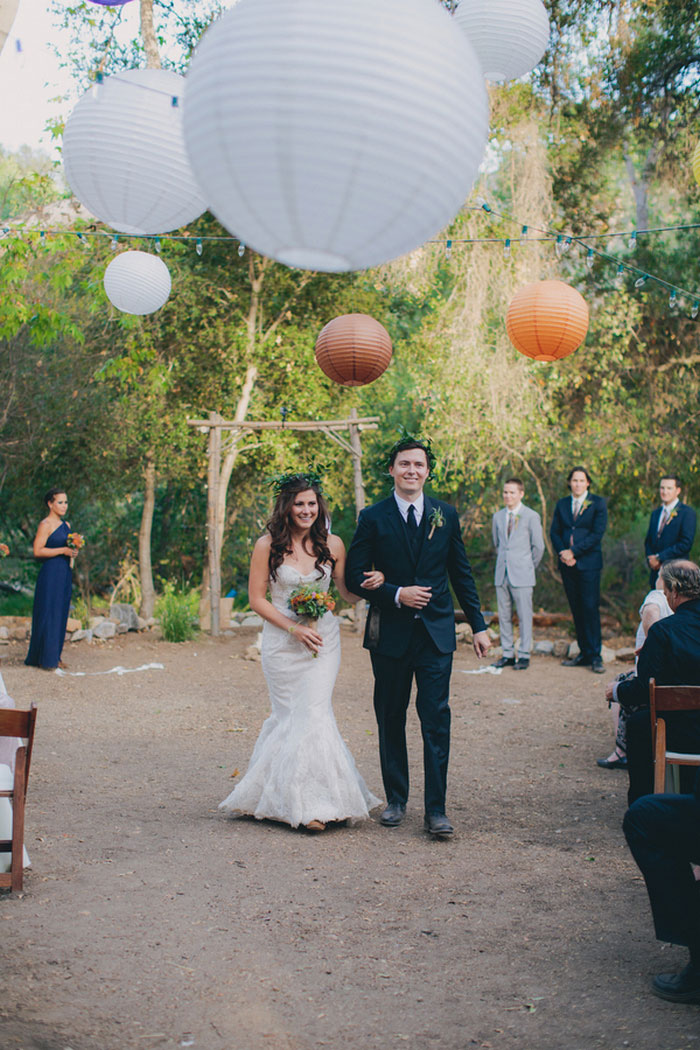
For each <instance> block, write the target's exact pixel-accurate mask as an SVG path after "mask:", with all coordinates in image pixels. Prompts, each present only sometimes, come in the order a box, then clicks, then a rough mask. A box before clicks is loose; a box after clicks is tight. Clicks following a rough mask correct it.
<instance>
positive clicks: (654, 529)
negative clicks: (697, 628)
mask: <svg viewBox="0 0 700 1050" xmlns="http://www.w3.org/2000/svg"><path fill="white" fill-rule="evenodd" d="M680 494H681V479H680V478H679V477H678V475H677V474H664V476H663V477H662V479H661V481H660V482H659V495H660V496H661V506H660V507H657V508H656V510H653V511H652V512H651V517H650V519H649V528H648V530H647V534H646V537H645V539H644V553H645V554H646V557H647V564H648V565H649V583H650V585H651V586H652V587H655V586H656V577H657V576H658V573H659V569H660V568H661V566H662V565H663V563H664V562H665V561H672V560H673V559H674V558H688V557H689V556H690V548H691V547H692V546H693V540H694V539H695V528H696V518H695V511H694V510H693V508H692V507H689V506H688V505H687V504H686V503H681V501H680Z"/></svg>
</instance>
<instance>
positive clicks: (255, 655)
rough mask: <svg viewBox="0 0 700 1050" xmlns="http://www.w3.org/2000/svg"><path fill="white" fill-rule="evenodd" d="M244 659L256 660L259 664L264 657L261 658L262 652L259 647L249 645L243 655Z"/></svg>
mask: <svg viewBox="0 0 700 1050" xmlns="http://www.w3.org/2000/svg"><path fill="white" fill-rule="evenodd" d="M243 659H244V660H256V661H258V662H259V661H260V660H261V659H262V657H261V656H260V650H259V649H258V647H257V645H249V646H248V648H247V649H246V651H245V652H244V653H243Z"/></svg>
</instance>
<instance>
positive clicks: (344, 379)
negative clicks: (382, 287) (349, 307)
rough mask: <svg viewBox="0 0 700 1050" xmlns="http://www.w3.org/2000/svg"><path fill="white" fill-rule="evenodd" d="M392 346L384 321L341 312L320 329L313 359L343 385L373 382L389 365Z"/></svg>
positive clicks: (330, 377) (327, 373) (360, 384)
mask: <svg viewBox="0 0 700 1050" xmlns="http://www.w3.org/2000/svg"><path fill="white" fill-rule="evenodd" d="M391 354H392V346H391V339H390V338H389V333H388V332H387V330H386V328H385V327H384V325H381V324H380V323H379V321H375V319H374V318H373V317H369V316H368V315H367V314H342V315H341V316H340V317H334V318H333V320H332V321H329V322H328V324H327V325H326V326H325V327H324V328H322V329H321V331H320V333H319V336H318V339H317V340H316V361H317V363H318V366H319V368H320V369H321V370H322V371H323V372H325V373H326V375H327V376H328V378H329V379H332V380H333V381H334V382H336V383H341V384H342V385H343V386H365V385H366V384H367V383H373V382H374V380H375V379H377V378H378V377H379V376H380V375H381V374H382V372H384V371H385V369H386V368H387V367H388V365H389V362H390V361H391Z"/></svg>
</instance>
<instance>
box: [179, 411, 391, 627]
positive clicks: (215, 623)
mask: <svg viewBox="0 0 700 1050" xmlns="http://www.w3.org/2000/svg"><path fill="white" fill-rule="evenodd" d="M187 422H188V423H189V425H190V426H192V427H197V429H198V430H199V431H200V432H201V433H203V434H208V448H207V461H208V469H207V553H208V558H209V581H210V586H209V598H210V608H211V633H212V635H218V634H220V608H221V606H220V600H221V558H220V555H221V548H220V542H219V540H218V538H219V537H221V536H223V521H222V520H221V516H222V508H223V507H224V506H225V503H224V501H222V500H221V498H220V497H221V493H220V491H219V490H220V485H221V480H220V479H221V456H222V454H225V453H226V452H227V451H228V450H230V449H231V448H232V447H234V446H235V445H236V444H237V443H238V442H239V441H240V440H241V438H243V437H245V436H246V434H248V433H250V432H251V431H256V430H304V431H314V432H316V433H320V434H325V436H326V437H327V438H330V440H331V441H334V442H335V443H336V444H337V445H340V447H341V448H342V449H343V450H344V451H345V452H347V453H349V455H350V457H351V459H352V473H353V482H354V489H355V517H356V518H357V517H358V516H359V514H360V511H361V510H362V508H363V507H364V505H365V488H364V483H363V480H362V442H361V438H360V435H361V433H362V431H363V430H376V429H377V424H378V423H379V416H363V417H362V418H360V417H358V415H357V410H356V409H355V408H353V409H351V411H350V417H349V418H348V419H321V420H311V419H300V420H296V421H291V420H287V419H284V420H281V421H270V420H264V421H263V420H255V421H254V420H250V421H247V420H241V421H234V420H226V419H224V418H223V417H222V416H220V415H219V414H218V412H210V413H209V415H208V417H207V418H206V419H188V420H187ZM345 434H347V435H348V436H347V438H346V437H345ZM224 435H226V437H224Z"/></svg>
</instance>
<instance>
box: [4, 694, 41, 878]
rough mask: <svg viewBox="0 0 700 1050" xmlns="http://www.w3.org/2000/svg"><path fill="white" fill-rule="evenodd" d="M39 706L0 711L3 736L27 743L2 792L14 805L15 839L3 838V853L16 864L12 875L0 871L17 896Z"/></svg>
mask: <svg viewBox="0 0 700 1050" xmlns="http://www.w3.org/2000/svg"><path fill="white" fill-rule="evenodd" d="M35 724H36V704H32V705H31V707H30V709H29V710H28V711H16V710H15V709H14V708H0V736H9V737H21V738H22V739H24V740H26V744H23V745H22V746H21V747H18V748H17V750H16V752H15V773H14V780H13V785H12V787H11V788H10V789H9V790H2V791H0V798H9V799H10V803H11V805H12V838H11V839H0V853H11V854H12V863H11V867H10V870H9V871H8V872H0V887H7V886H9V887H10V889H11V890H12V891H13V893H19V892H20V891H21V889H22V875H23V873H22V858H23V853H24V803H25V800H26V797H27V781H28V780H29V767H30V765H31V761H32V748H33V746H34V726H35Z"/></svg>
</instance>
